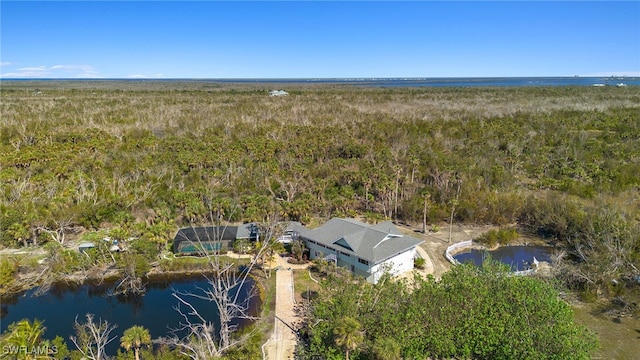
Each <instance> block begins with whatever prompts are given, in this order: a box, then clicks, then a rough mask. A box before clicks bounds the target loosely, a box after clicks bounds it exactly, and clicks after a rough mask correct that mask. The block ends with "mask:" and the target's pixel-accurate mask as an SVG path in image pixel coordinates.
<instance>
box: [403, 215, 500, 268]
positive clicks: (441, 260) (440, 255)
mask: <svg viewBox="0 0 640 360" xmlns="http://www.w3.org/2000/svg"><path fill="white" fill-rule="evenodd" d="M397 226H398V228H399V229H400V231H402V232H403V233H404V234H405V235H410V236H413V237H415V238H417V239H422V240H424V243H422V244H421V245H420V248H422V249H423V250H425V251H426V253H427V255H429V259H427V262H431V263H432V264H433V266H432V267H431V266H427V269H426V270H427V273H430V274H432V275H433V276H434V277H435V278H436V279H439V278H440V277H441V276H442V274H443V273H444V272H445V271H447V270H449V269H450V268H451V264H450V263H449V262H448V261H447V259H446V258H445V257H444V252H445V251H446V250H447V247H449V246H451V245H453V244H455V243H459V242H461V241H467V240H471V239H475V238H477V237H479V236H480V235H481V234H483V233H485V232H487V231H489V230H491V229H493V228H495V226H490V225H486V226H472V225H455V224H454V225H453V227H452V231H451V242H449V226H448V225H446V224H444V225H442V227H441V228H440V230H439V231H438V232H427V233H426V234H423V233H422V231H421V228H420V227H417V226H416V227H411V226H407V225H400V224H398V225H397ZM430 270H432V272H430Z"/></svg>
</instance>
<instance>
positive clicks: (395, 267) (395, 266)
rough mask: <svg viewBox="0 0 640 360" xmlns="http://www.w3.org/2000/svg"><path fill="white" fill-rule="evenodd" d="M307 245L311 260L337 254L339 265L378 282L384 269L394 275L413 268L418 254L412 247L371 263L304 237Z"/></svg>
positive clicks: (368, 279)
mask: <svg viewBox="0 0 640 360" xmlns="http://www.w3.org/2000/svg"><path fill="white" fill-rule="evenodd" d="M304 243H305V246H306V247H307V248H308V249H309V258H310V259H311V260H314V259H318V258H324V257H325V256H327V255H329V254H334V255H336V258H337V259H338V266H341V267H345V268H347V269H349V270H351V271H353V272H354V273H355V274H356V275H360V276H362V277H364V278H366V279H367V281H369V282H371V283H374V284H375V283H377V282H378V280H379V279H380V277H381V276H382V274H383V273H384V269H385V268H387V267H389V269H390V271H391V273H392V274H393V275H398V274H401V273H403V272H405V271H409V270H412V269H413V259H414V257H415V256H416V249H415V248H413V249H410V250H407V251H405V252H403V253H400V254H398V255H396V256H394V257H392V258H390V259H387V260H386V261H384V262H382V263H379V264H377V265H373V264H371V263H369V264H368V265H367V264H363V263H361V262H360V261H358V260H359V259H358V257H357V256H355V255H351V256H347V255H345V254H342V253H340V251H339V249H334V248H329V247H323V246H322V245H320V244H317V243H315V244H314V243H311V242H309V240H307V239H304Z"/></svg>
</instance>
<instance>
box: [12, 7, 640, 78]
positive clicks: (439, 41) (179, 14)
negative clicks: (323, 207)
mask: <svg viewBox="0 0 640 360" xmlns="http://www.w3.org/2000/svg"><path fill="white" fill-rule="evenodd" d="M0 11H1V25H0V36H1V38H0V51H1V52H0V64H1V65H2V66H1V67H0V76H1V77H2V78H14V77H18V78H30V77H36V78H336V77H338V78H343V77H347V78H353V77H356V78H357V77H501V76H573V75H582V76H608V75H627V76H640V2H638V1H624V2H610V1H607V2H594V1H585V2H579V1H569V2H556V1H542V2H524V1H510V2H506V1H499V2H483V1H474V2H461V1H447V2H435V1H423V2H417V1H414V2H364V1H360V2H327V1H323V2H297V1H286V2H270V1H260V2H246V1H236V2H220V1H197V2H171V1H161V2H150V1H142V2H130V1H116V2H106V1H72V2H58V1H46V2H34V1H5V0H2V2H1V3H0Z"/></svg>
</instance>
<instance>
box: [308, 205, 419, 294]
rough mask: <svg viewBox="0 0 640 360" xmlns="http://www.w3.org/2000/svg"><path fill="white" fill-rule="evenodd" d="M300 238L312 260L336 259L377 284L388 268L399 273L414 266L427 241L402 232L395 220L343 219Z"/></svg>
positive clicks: (337, 263)
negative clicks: (370, 223) (422, 244)
mask: <svg viewBox="0 0 640 360" xmlns="http://www.w3.org/2000/svg"><path fill="white" fill-rule="evenodd" d="M300 237H301V239H302V240H303V241H304V243H305V245H306V247H307V248H308V249H309V256H310V258H311V259H317V258H326V259H328V260H331V261H334V262H335V263H336V265H338V266H342V267H346V268H348V269H349V270H351V271H352V272H353V273H355V274H357V275H360V276H363V277H365V278H366V279H367V281H369V282H372V283H374V284H375V283H377V282H378V280H379V279H380V277H381V276H382V275H383V274H384V272H385V271H388V272H389V273H391V274H392V275H398V274H401V273H403V272H405V271H409V270H411V269H413V259H414V258H415V257H416V246H418V245H419V244H421V243H422V242H423V241H422V240H419V239H416V238H413V237H411V236H405V235H401V234H400V231H398V229H397V228H396V226H395V225H394V224H393V223H392V222H391V221H385V222H382V223H379V224H376V225H369V224H365V223H362V222H360V221H358V220H355V219H340V218H333V219H331V220H329V221H328V222H327V223H325V224H324V225H322V226H320V227H319V228H316V229H313V230H307V231H304V232H302V233H300Z"/></svg>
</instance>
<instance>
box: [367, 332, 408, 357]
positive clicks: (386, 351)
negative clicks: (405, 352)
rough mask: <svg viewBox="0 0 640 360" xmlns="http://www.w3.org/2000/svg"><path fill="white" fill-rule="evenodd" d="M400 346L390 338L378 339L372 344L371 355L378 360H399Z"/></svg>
mask: <svg viewBox="0 0 640 360" xmlns="http://www.w3.org/2000/svg"><path fill="white" fill-rule="evenodd" d="M400 350H401V349H400V345H399V344H398V343H397V342H396V341H395V340H394V339H392V338H386V337H385V338H378V339H376V341H375V343H374V344H373V354H374V355H375V358H376V359H378V360H400V359H401V356H400Z"/></svg>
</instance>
